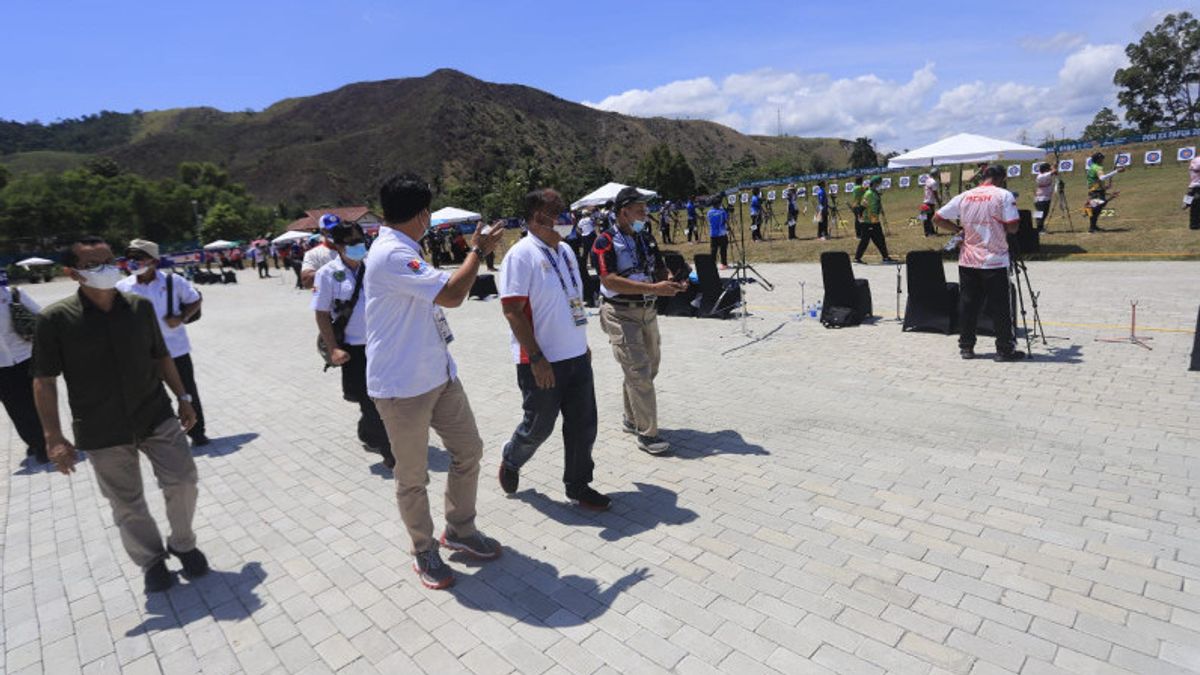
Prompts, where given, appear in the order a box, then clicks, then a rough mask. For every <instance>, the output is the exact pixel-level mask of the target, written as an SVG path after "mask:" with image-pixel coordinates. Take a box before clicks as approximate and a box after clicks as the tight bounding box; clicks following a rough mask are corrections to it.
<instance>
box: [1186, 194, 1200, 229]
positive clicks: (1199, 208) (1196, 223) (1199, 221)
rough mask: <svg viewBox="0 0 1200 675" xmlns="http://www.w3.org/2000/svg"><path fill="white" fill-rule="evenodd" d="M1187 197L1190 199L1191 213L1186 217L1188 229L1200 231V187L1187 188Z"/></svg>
mask: <svg viewBox="0 0 1200 675" xmlns="http://www.w3.org/2000/svg"><path fill="white" fill-rule="evenodd" d="M1188 195H1189V196H1190V197H1191V198H1192V206H1191V213H1190V214H1189V217H1188V228H1189V229H1193V230H1200V187H1194V188H1189V189H1188Z"/></svg>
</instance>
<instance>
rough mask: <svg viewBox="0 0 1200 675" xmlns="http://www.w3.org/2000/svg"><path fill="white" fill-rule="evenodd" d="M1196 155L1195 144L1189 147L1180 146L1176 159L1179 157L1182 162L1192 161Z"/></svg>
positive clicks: (1176, 152)
mask: <svg viewBox="0 0 1200 675" xmlns="http://www.w3.org/2000/svg"><path fill="white" fill-rule="evenodd" d="M1195 156H1196V148H1195V146H1192V147H1187V148H1180V149H1178V150H1176V151H1175V159H1177V160H1179V161H1181V162H1190V161H1192V158H1193V157H1195Z"/></svg>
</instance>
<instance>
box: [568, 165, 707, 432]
mask: <svg viewBox="0 0 1200 675" xmlns="http://www.w3.org/2000/svg"><path fill="white" fill-rule="evenodd" d="M614 208H615V209H616V214H617V226H616V227H614V228H613V229H611V230H610V231H608V232H605V233H603V234H601V235H600V236H599V237H597V238H596V245H595V246H594V247H593V248H592V264H593V265H594V266H595V268H596V270H597V272H598V274H599V275H600V286H601V287H600V293H601V294H602V295H603V296H604V305H603V306H602V307H601V308H600V327H601V328H603V329H604V332H605V333H607V334H608V341H609V343H610V344H611V345H612V350H613V356H614V357H616V359H617V363H619V364H621V369H622V370H623V371H625V384H624V390H625V391H624V394H625V395H624V398H625V419H624V429H625V431H626V432H628V433H631V434H636V435H637V445H638V448H639V449H641V450H642V451H643V452H646V453H649V454H651V455H661V454H663V453H665V452H667V451H668V450H670V448H671V445H670V444H669V443H667V442H666V441H665V440H663V439H662V438H660V437H659V435H658V403H657V400H656V398H655V392H654V378H655V377H656V376H657V375H658V364H659V359H660V356H661V353H660V351H659V344H660V342H661V340H660V338H659V334H658V313H657V312H656V311H655V307H654V305H655V300H656V299H657V298H658V297H659V296H666V297H670V296H673V295H675V294H677V293H679V292H681V291H684V290H686V289H687V282H686V281H682V282H680V281H672V280H670V279H669V278H668V277H669V272H668V270H667V269H666V265H665V264H664V263H663V259H662V255H661V254H660V253H659V251H658V244H657V243H656V242H655V241H654V237H653V236H652V235H651V234H650V233H649V232H647V231H646V198H645V197H643V196H642V195H641V193H640V192H638V190H637V188H633V187H627V188H624V189H622V190H621V191H620V192H619V193H617V199H616V202H615V204H614Z"/></svg>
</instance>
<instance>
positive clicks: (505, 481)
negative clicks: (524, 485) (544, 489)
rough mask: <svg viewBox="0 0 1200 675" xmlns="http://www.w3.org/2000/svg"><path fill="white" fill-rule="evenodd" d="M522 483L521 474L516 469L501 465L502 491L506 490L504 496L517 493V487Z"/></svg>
mask: <svg viewBox="0 0 1200 675" xmlns="http://www.w3.org/2000/svg"><path fill="white" fill-rule="evenodd" d="M520 483H521V472H519V471H517V470H516V469H510V468H508V467H507V466H504V463H503V462H501V463H500V489H501V490H504V494H506V495H511V494H512V493H514V492H516V491H517V486H518V485H520Z"/></svg>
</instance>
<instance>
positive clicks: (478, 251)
mask: <svg viewBox="0 0 1200 675" xmlns="http://www.w3.org/2000/svg"><path fill="white" fill-rule="evenodd" d="M471 253H474V254H475V255H477V256H479V259H480V260H483V249H481V248H479V247H478V246H472V247H471Z"/></svg>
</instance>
